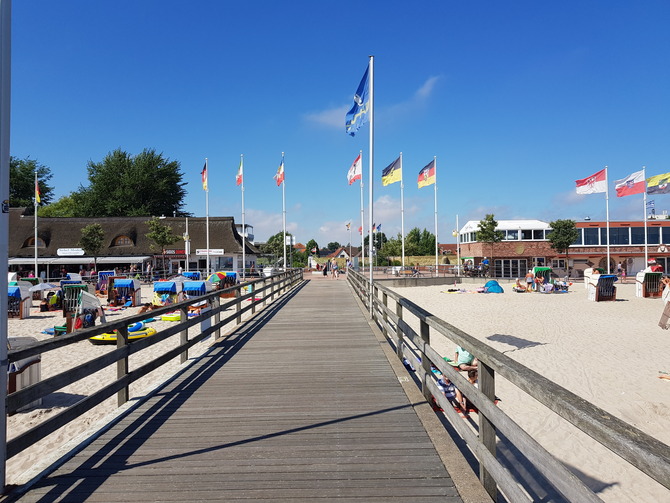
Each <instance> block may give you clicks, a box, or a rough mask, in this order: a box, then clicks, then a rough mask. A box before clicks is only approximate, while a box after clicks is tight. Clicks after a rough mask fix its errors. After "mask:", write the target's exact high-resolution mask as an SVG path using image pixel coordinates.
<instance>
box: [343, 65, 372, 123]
mask: <svg viewBox="0 0 670 503" xmlns="http://www.w3.org/2000/svg"><path fill="white" fill-rule="evenodd" d="M369 71H370V66H369V65H368V67H367V68H366V69H365V73H364V74H363V80H361V83H360V84H358V89H356V94H355V95H354V104H353V105H352V107H351V110H349V112H348V113H347V117H346V122H345V129H346V131H347V133H348V134H350V135H351V136H355V135H356V133H357V132H358V130H359V129H360V128H361V126H362V125H363V124H365V123H366V122H367V121H368V111H369V110H370V84H369V82H370V79H369V78H368V72H369Z"/></svg>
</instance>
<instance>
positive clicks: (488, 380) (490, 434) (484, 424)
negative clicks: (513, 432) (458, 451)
mask: <svg viewBox="0 0 670 503" xmlns="http://www.w3.org/2000/svg"><path fill="white" fill-rule="evenodd" d="M478 381H479V389H480V390H481V392H482V393H483V394H484V395H485V396H486V398H487V399H489V400H490V401H491V402H495V397H496V386H495V384H496V383H495V371H494V370H493V369H492V368H491V367H489V366H488V365H486V364H485V363H483V362H482V361H481V360H480V361H479V378H478ZM479 441H480V442H481V443H482V444H483V445H484V448H485V449H486V450H488V451H489V452H490V453H491V455H492V456H493V457H494V458H495V457H496V429H495V426H493V423H491V421H489V419H488V418H487V417H486V415H484V414H482V413H481V411H480V412H479ZM479 480H480V481H481V483H482V485H483V486H484V489H486V492H487V493H489V496H491V498H492V499H493V501H497V500H498V489H497V485H496V481H495V479H494V478H493V475H491V474H490V473H489V471H488V470H486V469H485V468H484V465H483V464H480V465H479Z"/></svg>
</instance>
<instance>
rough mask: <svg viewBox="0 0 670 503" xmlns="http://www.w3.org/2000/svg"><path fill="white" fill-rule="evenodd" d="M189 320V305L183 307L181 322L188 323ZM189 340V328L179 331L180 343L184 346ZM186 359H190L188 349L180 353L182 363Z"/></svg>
mask: <svg viewBox="0 0 670 503" xmlns="http://www.w3.org/2000/svg"><path fill="white" fill-rule="evenodd" d="M187 321H188V307H186V306H185V307H182V308H181V316H180V317H179V323H186V322H187ZM187 342H188V328H186V329H184V330H182V331H181V332H179V344H180V345H182V346H183V345H184V344H186V343H187ZM186 360H188V349H187V350H185V351H182V352H181V354H180V355H179V362H180V363H184V362H185V361H186Z"/></svg>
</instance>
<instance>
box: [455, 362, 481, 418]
mask: <svg viewBox="0 0 670 503" xmlns="http://www.w3.org/2000/svg"><path fill="white" fill-rule="evenodd" d="M478 375H479V373H478V372H477V370H468V382H469V383H470V384H472V385H473V386H474V387H475V388H477V387H478V385H477V378H478ZM456 400H457V401H458V403H459V405H460V406H461V409H462V410H463V413H465V414H467V413H468V412H470V411H473V412H478V411H477V407H475V406H474V404H473V403H472V402H471V401H470V400H468V398H467V397H466V396H465V395H464V394H463V393H461V391H460V390H459V389H458V388H456Z"/></svg>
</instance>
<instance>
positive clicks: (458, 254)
mask: <svg viewBox="0 0 670 503" xmlns="http://www.w3.org/2000/svg"><path fill="white" fill-rule="evenodd" d="M456 262H457V264H456V275H457V276H460V275H461V229H460V227H459V226H458V215H456Z"/></svg>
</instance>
